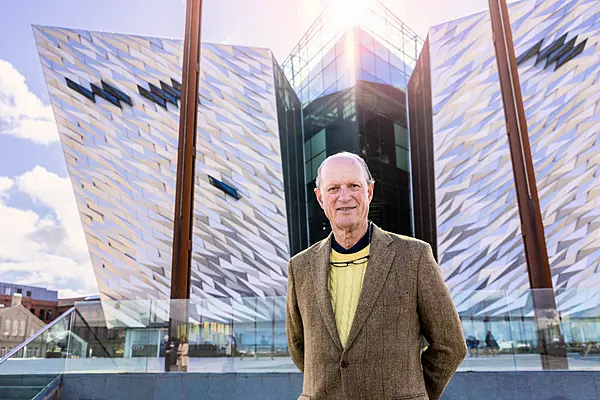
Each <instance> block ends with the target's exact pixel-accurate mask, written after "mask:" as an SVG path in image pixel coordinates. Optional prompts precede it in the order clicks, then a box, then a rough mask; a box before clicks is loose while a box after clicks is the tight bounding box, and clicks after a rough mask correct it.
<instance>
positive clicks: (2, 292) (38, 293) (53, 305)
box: [0, 282, 60, 323]
mask: <svg viewBox="0 0 600 400" xmlns="http://www.w3.org/2000/svg"><path fill="white" fill-rule="evenodd" d="M14 294H20V295H22V296H23V297H22V302H21V305H22V306H23V307H25V308H27V309H28V310H29V311H30V312H31V313H32V314H34V315H35V316H36V317H38V318H39V319H40V320H41V321H43V322H44V323H49V322H51V321H53V320H54V319H55V318H56V317H58V316H59V315H60V313H59V310H58V293H57V291H56V290H48V289H43V288H39V287H35V286H28V285H17V284H13V283H3V282H0V307H2V306H4V307H10V306H11V305H12V301H13V295H14Z"/></svg>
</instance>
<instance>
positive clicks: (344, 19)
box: [332, 0, 371, 31]
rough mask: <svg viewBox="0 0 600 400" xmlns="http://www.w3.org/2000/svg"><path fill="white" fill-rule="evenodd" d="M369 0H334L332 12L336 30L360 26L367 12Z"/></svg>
mask: <svg viewBox="0 0 600 400" xmlns="http://www.w3.org/2000/svg"><path fill="white" fill-rule="evenodd" d="M370 2H371V1H370V0H334V2H333V4H332V13H333V16H334V19H335V21H336V25H337V28H338V31H346V30H348V29H350V28H353V27H355V26H360V25H361V24H362V23H363V22H364V19H365V17H366V15H367V14H368V8H369V3H370Z"/></svg>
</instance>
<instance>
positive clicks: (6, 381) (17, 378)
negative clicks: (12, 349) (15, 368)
mask: <svg viewBox="0 0 600 400" xmlns="http://www.w3.org/2000/svg"><path fill="white" fill-rule="evenodd" d="M54 378H56V375H0V386H44V387H45V386H46V385H48V384H49V383H50V382H52V381H53V380H54Z"/></svg>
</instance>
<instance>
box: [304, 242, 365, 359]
mask: <svg viewBox="0 0 600 400" xmlns="http://www.w3.org/2000/svg"><path fill="white" fill-rule="evenodd" d="M331 236H332V235H331V234H329V236H328V237H327V239H325V240H323V241H322V242H321V244H320V245H319V246H318V247H317V249H315V256H314V257H313V258H312V259H311V268H312V271H313V273H312V277H313V284H314V288H315V291H316V293H315V297H316V298H317V303H318V305H319V310H320V311H321V316H322V317H323V320H324V321H325V326H326V327H327V330H328V331H329V334H330V335H331V339H333V341H334V343H335V345H336V347H337V348H338V350H339V351H340V353H341V352H342V351H343V347H342V342H341V341H340V336H339V334H338V331H337V326H336V324H335V316H334V315H333V308H332V306H331V296H330V295H329V257H330V253H331ZM367 268H368V267H367Z"/></svg>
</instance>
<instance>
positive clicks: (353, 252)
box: [286, 153, 466, 400]
mask: <svg viewBox="0 0 600 400" xmlns="http://www.w3.org/2000/svg"><path fill="white" fill-rule="evenodd" d="M316 184H317V187H316V189H315V194H316V196H317V199H318V201H319V204H320V205H321V208H323V210H324V211H325V215H326V216H327V218H328V219H329V222H330V224H331V229H332V231H333V232H332V234H331V235H329V237H328V238H326V239H325V240H323V241H321V242H319V243H317V244H315V245H313V246H312V247H310V248H309V249H307V250H305V251H303V252H302V253H300V254H298V255H296V256H295V257H294V258H292V259H291V260H290V263H289V276H288V293H287V321H286V328H287V339H288V344H289V349H290V354H291V356H292V360H293V361H294V363H295V364H296V366H297V367H298V368H299V369H300V371H302V372H303V373H304V385H303V390H302V394H301V395H300V397H299V400H300V399H313V400H321V399H339V400H348V399H356V400H358V399H361V400H362V399H382V400H385V399H390V400H399V399H421V400H425V399H430V400H437V399H439V398H440V397H441V395H442V392H443V391H444V389H445V388H446V385H447V384H448V382H449V381H450V378H451V377H452V375H453V374H454V372H455V371H456V368H457V367H458V365H459V364H460V362H461V361H462V360H463V358H464V357H465V355H466V345H465V341H464V339H463V332H462V328H461V324H460V320H459V318H458V314H457V312H456V308H455V306H454V303H453V302H452V299H451V297H450V292H449V290H448V287H447V286H446V284H445V283H444V280H443V278H442V275H441V272H440V269H439V267H438V265H437V264H436V262H435V259H434V258H433V253H432V251H431V247H430V246H429V244H427V243H425V242H422V241H420V240H416V239H412V238H409V237H404V236H400V235H395V234H393V233H389V232H386V231H383V230H382V229H380V228H378V227H377V226H375V225H374V224H373V223H371V222H369V220H368V218H367V216H368V213H369V205H370V203H371V200H372V198H373V188H374V181H373V178H372V176H371V173H370V172H369V169H368V167H367V165H366V163H365V162H364V160H363V159H362V158H360V157H359V156H357V155H355V154H351V153H339V154H336V155H333V156H331V157H329V158H327V159H326V160H325V161H324V162H323V163H322V164H321V166H320V167H319V171H318V176H317V182H316ZM422 336H424V337H425V338H426V339H427V342H428V343H429V346H428V347H427V350H425V351H424V352H423V353H422V354H421V345H420V343H421V337H422Z"/></svg>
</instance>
